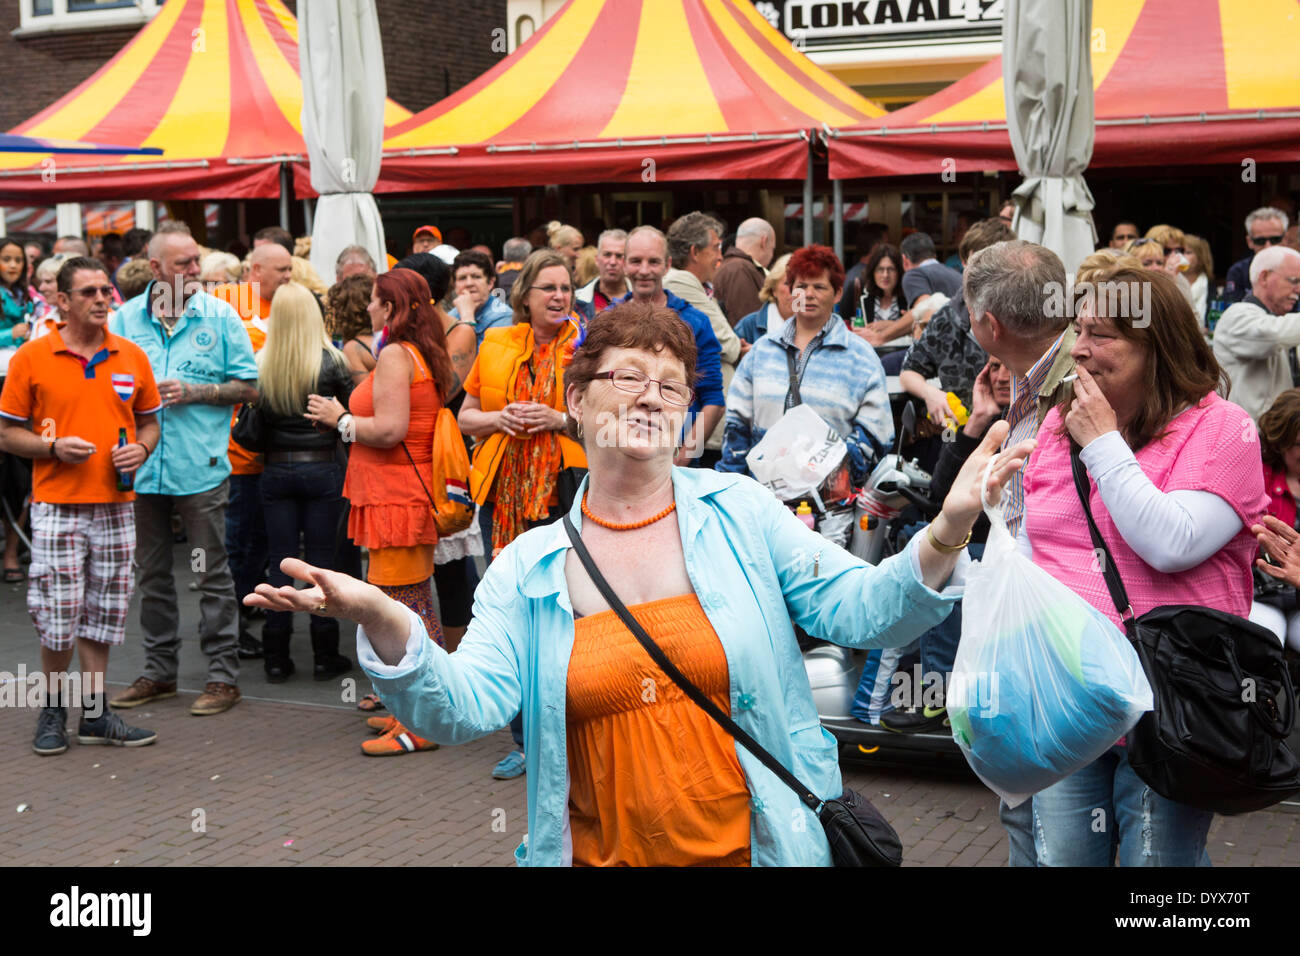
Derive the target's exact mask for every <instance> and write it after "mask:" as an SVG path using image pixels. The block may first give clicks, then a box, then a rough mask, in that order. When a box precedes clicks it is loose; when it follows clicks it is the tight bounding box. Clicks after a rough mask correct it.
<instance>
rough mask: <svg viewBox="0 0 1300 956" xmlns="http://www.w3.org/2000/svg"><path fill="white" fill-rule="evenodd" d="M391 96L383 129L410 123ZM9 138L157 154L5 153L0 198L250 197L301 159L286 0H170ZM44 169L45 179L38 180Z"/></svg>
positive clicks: (292, 24)
mask: <svg viewBox="0 0 1300 956" xmlns="http://www.w3.org/2000/svg"><path fill="white" fill-rule="evenodd" d="M410 115H411V114H410V111H409V110H406V109H404V108H403V107H401V106H399V105H398V104H396V103H394V102H393V101H392V100H389V101H388V106H387V109H386V110H385V117H384V118H385V122H386V123H389V124H391V123H397V122H400V121H402V120H404V119H406V118H408V117H409V116H410ZM10 132H13V133H20V134H24V135H27V136H36V137H48V138H58V139H87V140H92V141H96V142H99V141H102V142H108V143H120V144H124V145H130V146H140V147H157V148H159V149H161V150H162V155H161V156H160V157H159V158H158V159H151V160H143V161H142V160H139V159H133V158H130V157H126V158H121V159H118V158H108V159H99V158H95V159H94V161H93V162H88V161H85V160H84V159H57V160H55V162H54V165H53V173H54V175H53V177H51V176H50V175H49V171H50V168H51V167H50V163H49V162H46V157H35V158H34V157H32V156H31V155H26V156H21V155H0V199H10V200H14V199H24V200H27V201H28V202H33V201H35V202H40V203H52V202H60V201H70V200H93V199H119V198H120V199H140V198H148V199H252V198H274V197H276V196H279V194H280V185H279V166H280V163H281V162H282V161H285V160H291V161H292V160H302V159H304V158H305V156H306V152H307V150H306V146H305V144H304V143H303V138H302V80H301V78H300V76H299V73H298V23H297V21H296V20H295V19H294V17H293V15H292V14H291V13H289V11H288V9H287V8H286V7H285V6H284V4H283V3H282V2H281V0H167V3H165V4H163V5H162V6H161V7H160V8H159V10H158V13H157V15H156V16H155V17H154V18H153V20H151V21H150V22H149V23H148V24H146V25H145V26H144V27H143V28H142V29H141V30H140V32H139V33H137V34H136V36H135V37H134V38H132V40H131V41H130V42H129V43H128V44H127V45H126V46H124V47H123V48H122V49H121V50H120V51H119V52H118V53H117V55H116V56H114V57H113V59H111V60H110V61H109V62H108V63H106V64H104V66H103V67H102V68H101V69H99V70H98V71H97V72H96V73H95V74H94V75H93V76H91V77H90V78H89V79H87V80H86V81H85V82H84V83H82V84H81V85H80V86H78V87H76V88H75V89H73V90H72V91H71V92H69V93H68V94H67V95H66V96H64V97H62V98H61V99H59V100H58V101H57V102H55V103H54V104H53V105H51V106H49V107H47V108H46V109H44V110H42V111H41V112H40V113H38V114H37V115H35V116H33V117H32V118H31V119H29V120H27V121H26V122H24V123H21V124H19V125H18V126H16V127H14V128H13V129H12V130H11V131H10ZM43 174H44V175H43Z"/></svg>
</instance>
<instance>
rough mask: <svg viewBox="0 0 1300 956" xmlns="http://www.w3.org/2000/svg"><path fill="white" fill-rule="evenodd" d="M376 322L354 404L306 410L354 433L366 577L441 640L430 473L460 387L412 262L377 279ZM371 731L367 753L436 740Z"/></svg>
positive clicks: (356, 509) (352, 533) (354, 489)
mask: <svg viewBox="0 0 1300 956" xmlns="http://www.w3.org/2000/svg"><path fill="white" fill-rule="evenodd" d="M369 312H370V320H371V326H372V328H373V329H374V331H375V333H376V337H378V335H379V333H380V332H381V330H382V333H383V342H384V344H383V346H381V347H380V349H379V350H378V356H377V358H376V360H375V367H374V369H372V370H371V372H370V374H369V375H368V376H367V377H366V379H365V380H364V381H363V382H361V384H360V385H358V386H357V387H356V389H355V390H354V391H353V392H352V397H351V399H350V401H349V407H348V409H346V410H345V409H344V408H343V406H342V405H341V404H339V402H338V401H337V400H336V399H324V398H321V397H320V396H318V395H313V396H311V397H310V398H309V399H308V406H307V414H308V417H309V418H311V419H313V420H314V421H318V422H320V423H321V424H323V425H325V426H326V427H329V428H338V429H339V432H340V434H342V435H343V437H344V440H345V441H351V442H352V443H353V444H352V449H351V453H350V455H349V457H348V471H347V477H346V479H345V481H344V484H343V496H344V497H345V498H347V499H348V501H349V502H350V503H351V506H352V508H351V512H350V514H349V516H348V536H349V537H351V538H352V540H353V541H355V542H356V543H357V544H358V545H360V546H361V547H364V548H367V549H368V550H369V552H370V564H369V568H368V571H367V580H369V581H370V582H371V583H372V584H375V585H377V586H378V587H379V588H380V589H381V590H383V591H384V593H386V594H388V595H389V596H390V597H392V598H394V599H395V600H397V601H400V602H401V603H402V604H404V605H406V606H407V607H409V608H411V610H413V611H415V612H416V613H417V614H419V615H420V617H421V619H422V620H423V621H424V625H425V627H426V629H427V630H428V633H429V636H430V637H431V638H432V639H433V640H435V641H437V642H438V643H439V644H441V643H442V630H441V627H440V626H439V622H438V617H437V614H436V613H435V611H434V604H433V592H432V589H431V587H430V576H431V575H432V574H433V551H434V545H436V544H437V542H438V529H437V527H436V525H435V524H434V521H433V512H432V510H431V507H430V501H429V496H428V493H427V491H426V482H427V479H426V478H425V477H424V475H425V474H426V473H427V471H428V468H429V464H428V463H429V462H430V461H431V460H432V457H433V426H434V419H435V418H436V417H437V414H438V412H439V410H440V409H441V408H442V406H443V403H444V401H445V399H446V396H447V394H448V392H449V391H451V389H453V388H454V387H455V373H454V371H453V370H452V365H451V359H450V358H449V357H448V355H447V343H446V338H445V337H444V335H443V331H442V324H441V323H440V322H439V321H438V320H437V317H436V316H435V315H434V312H433V307H432V306H431V305H430V302H429V287H428V283H426V282H425V281H424V278H423V277H421V276H420V275H419V274H418V273H416V272H413V271H411V270H410V269H393V270H392V271H390V272H386V273H384V274H383V275H380V276H378V277H377V278H376V279H375V287H374V291H373V293H372V294H371V298H370V306H369ZM382 723H383V727H382V728H375V729H381V730H382V731H383V733H382V735H381V736H380V737H379V738H378V739H375V740H367V741H366V742H365V743H363V744H362V748H361V749H362V750H363V751H364V752H365V753H366V754H369V755H370V756H398V755H401V754H405V753H413V752H415V751H418V750H432V749H434V748H435V747H437V744H435V743H432V742H431V741H428V740H425V739H423V738H421V737H417V736H415V735H414V734H410V733H408V732H407V731H406V729H405V728H404V727H402V725H401V724H400V723H399V722H398V721H397V720H396V719H394V718H388V719H386V720H383V721H382Z"/></svg>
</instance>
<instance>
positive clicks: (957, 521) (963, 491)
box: [943, 421, 1037, 529]
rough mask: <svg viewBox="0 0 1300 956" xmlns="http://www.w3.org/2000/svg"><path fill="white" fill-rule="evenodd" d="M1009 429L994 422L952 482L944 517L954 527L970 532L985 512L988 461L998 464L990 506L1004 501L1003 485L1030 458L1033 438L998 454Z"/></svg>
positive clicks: (991, 489)
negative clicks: (985, 474)
mask: <svg viewBox="0 0 1300 956" xmlns="http://www.w3.org/2000/svg"><path fill="white" fill-rule="evenodd" d="M1010 429H1011V426H1010V425H1008V424H1007V423H1006V422H1004V421H1001V422H994V423H993V425H992V426H991V427H990V428H989V430H988V431H987V432H985V433H984V440H983V441H982V442H980V445H979V447H978V448H976V449H975V451H973V452H972V453H971V456H970V457H969V458H967V459H966V463H965V464H964V465H962V467H961V471H960V472H958V473H957V479H956V480H955V481H954V482H953V483H952V489H951V490H950V491H949V492H948V497H947V498H945V499H944V500H943V515H944V517H946V518H947V519H948V520H949V521H950V522H951V523H952V524H953V525H955V526H958V527H960V528H962V529H969V528H970V527H971V525H973V524H974V523H975V519H977V518H978V517H979V516H980V513H981V512H982V511H983V510H984V503H983V501H982V500H981V498H980V490H981V488H982V487H983V484H984V468H985V467H986V466H987V465H988V463H989V459H992V458H996V459H997V464H995V465H994V466H993V473H992V475H990V476H989V502H990V503H991V504H996V503H997V502H998V501H999V500H1001V497H1002V488H1003V486H1005V485H1006V483H1007V482H1008V481H1010V480H1011V476H1012V475H1014V474H1015V473H1016V472H1017V471H1019V470H1020V469H1021V468H1022V467H1023V466H1024V464H1025V462H1026V461H1027V460H1028V459H1029V455H1030V454H1031V453H1032V452H1033V450H1034V448H1035V446H1036V445H1037V442H1036V441H1035V440H1034V439H1032V438H1027V439H1025V440H1024V441H1022V442H1018V443H1016V444H1015V445H1013V446H1012V447H1010V448H1008V449H1006V450H1005V451H999V449H1000V448H1001V446H1002V442H1003V441H1004V440H1005V439H1006V437H1007V432H1008V431H1010Z"/></svg>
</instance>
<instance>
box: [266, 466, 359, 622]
mask: <svg viewBox="0 0 1300 956" xmlns="http://www.w3.org/2000/svg"><path fill="white" fill-rule="evenodd" d="M342 490H343V469H342V468H340V467H339V465H338V463H337V462H332V461H307V462H291V463H290V462H286V463H281V464H270V465H267V466H266V470H265V471H264V472H262V503H263V507H264V510H265V514H266V531H267V540H268V546H269V552H270V561H271V571H270V574H269V575H268V581H269V583H270V584H271V585H273V586H274V587H282V586H284V585H286V584H292V583H293V582H292V581H291V580H290V578H289V576H288V575H287V574H285V573H284V572H283V571H281V570H280V562H281V561H282V560H284V559H285V558H291V557H292V558H296V557H298V555H299V554H301V553H303V552H304V551H305V553H306V561H307V563H308V564H311V565H315V566H316V567H319V568H329V569H330V570H335V571H336V570H338V567H337V559H336V548H335V542H336V541H337V533H338V524H339V512H340V511H341V510H342V509H343V499H342V497H341V493H342ZM300 541H301V542H302V543H301V544H300ZM338 626H339V624H338V621H337V620H335V619H334V618H326V617H319V616H315V615H313V616H312V618H311V631H312V633H313V634H329V633H333V634H337V633H338ZM292 629H293V614H292V612H290V611H268V612H267V615H266V625H265V627H264V628H263V635H266V634H272V633H275V634H288V633H289V632H290V631H291V630H292Z"/></svg>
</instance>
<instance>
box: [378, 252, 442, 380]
mask: <svg viewBox="0 0 1300 956" xmlns="http://www.w3.org/2000/svg"><path fill="white" fill-rule="evenodd" d="M375 297H376V298H377V299H379V301H380V302H384V303H387V304H388V305H390V306H392V308H393V314H392V316H391V317H390V318H389V320H388V334H387V336H386V339H385V341H386V342H409V343H411V344H412V345H414V346H415V347H416V348H417V349H418V350H419V352H420V354H421V355H422V356H424V361H425V362H426V363H427V364H428V366H429V371H430V372H432V373H433V382H434V385H435V386H436V387H437V389H438V397H439V398H440V399H442V401H443V402H446V401H447V396H448V395H449V394H450V393H451V391H452V389H453V388H455V386H456V371H455V369H454V368H453V367H452V364H451V358H450V357H449V356H448V355H447V336H446V335H445V334H444V333H443V331H442V323H441V322H439V321H438V316H437V313H435V312H434V311H433V303H432V302H431V301H430V299H429V283H428V282H426V281H425V280H424V276H422V275H420V273H418V272H416V271H415V270H413V269H390V270H389V271H388V272H384V273H381V274H380V275H377V276H375Z"/></svg>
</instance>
